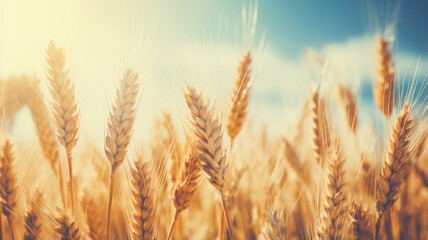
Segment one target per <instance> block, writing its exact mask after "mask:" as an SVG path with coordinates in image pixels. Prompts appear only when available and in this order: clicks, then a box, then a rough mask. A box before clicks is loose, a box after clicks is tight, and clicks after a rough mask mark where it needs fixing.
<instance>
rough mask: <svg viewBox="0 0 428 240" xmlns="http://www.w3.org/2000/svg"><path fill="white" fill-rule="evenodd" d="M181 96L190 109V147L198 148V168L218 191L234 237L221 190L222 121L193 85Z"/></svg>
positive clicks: (223, 172)
mask: <svg viewBox="0 0 428 240" xmlns="http://www.w3.org/2000/svg"><path fill="white" fill-rule="evenodd" d="M184 97H185V99H186V102H187V106H188V107H189V109H190V112H191V115H190V122H191V126H192V133H193V134H192V135H193V141H192V143H194V146H193V148H194V149H195V151H196V152H197V153H196V158H197V159H198V162H199V166H200V168H201V169H202V171H203V172H204V173H205V177H206V178H207V179H208V181H209V182H210V183H211V185H213V186H214V187H215V188H216V189H217V190H218V191H219V193H220V195H221V201H222V207H223V211H224V214H225V215H226V222H227V226H228V229H229V232H230V236H231V238H233V233H232V228H231V225H230V221H229V219H230V218H229V213H228V211H227V207H226V199H225V191H224V189H225V181H226V179H225V178H226V175H227V170H228V162H227V160H226V154H225V150H224V149H223V133H222V126H221V123H220V121H219V119H218V118H217V117H216V115H215V110H214V108H213V107H209V105H208V101H207V100H206V99H205V98H204V97H203V95H202V93H197V92H196V90H195V89H194V88H193V87H191V86H187V91H186V93H185V95H184Z"/></svg>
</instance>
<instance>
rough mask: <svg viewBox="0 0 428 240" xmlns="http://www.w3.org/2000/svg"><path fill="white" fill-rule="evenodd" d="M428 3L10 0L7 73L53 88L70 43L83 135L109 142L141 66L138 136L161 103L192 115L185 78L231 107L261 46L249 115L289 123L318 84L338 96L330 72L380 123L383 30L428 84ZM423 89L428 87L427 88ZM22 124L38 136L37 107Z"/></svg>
mask: <svg viewBox="0 0 428 240" xmlns="http://www.w3.org/2000/svg"><path fill="white" fill-rule="evenodd" d="M427 13H428V2H427V1H424V0H420V1H418V0H414V1H340V0H331V1H291V0H290V1H280V0H259V1H226V0H219V1H208V0H202V1H196V0H183V1H166V0H162V1H149V0H144V1H136V0H135V1H132V0H128V1H112V0H107V1H101V0H93V1H84V0H73V1H57V0H43V1H31V0H0V78H1V79H2V80H3V81H4V80H7V79H8V78H10V77H11V76H13V75H17V76H19V75H21V74H26V75H29V76H34V77H36V78H39V79H40V80H41V81H42V85H43V86H44V87H45V84H44V81H45V79H46V78H45V72H44V69H45V59H44V58H45V54H44V53H45V51H46V48H47V45H48V43H49V40H50V39H51V40H53V41H54V42H55V43H56V44H57V46H60V47H63V48H64V49H65V52H66V58H67V64H68V67H69V68H70V70H71V76H72V79H73V81H75V84H76V88H77V94H78V97H79V103H80V107H81V111H82V114H81V118H82V119H81V131H80V135H81V138H82V139H87V140H89V141H92V142H94V143H99V144H102V143H103V139H104V129H105V126H106V124H105V123H106V119H107V112H108V106H109V103H110V101H111V100H112V97H113V96H114V88H115V86H116V83H117V82H118V80H119V78H120V75H121V72H122V71H123V69H124V68H125V67H132V68H134V69H136V70H137V71H138V72H139V76H140V79H141V82H142V85H143V93H142V96H141V99H140V103H139V110H138V116H137V125H136V129H135V131H136V137H137V138H141V139H146V138H148V137H149V136H150V131H151V129H152V127H153V126H154V121H155V119H156V118H157V117H159V114H160V113H161V112H163V111H164V112H170V113H171V114H172V116H173V118H174V119H175V121H176V122H177V124H181V123H182V122H183V120H184V119H185V118H186V115H185V114H183V113H184V110H185V106H184V99H183V96H182V90H183V88H184V87H185V85H186V83H193V84H195V85H196V86H197V87H198V88H203V89H204V91H205V92H206V93H207V94H209V96H210V97H211V99H212V100H214V99H215V103H216V105H217V107H218V108H219V109H220V110H222V111H227V106H228V101H229V100H230V99H229V95H230V93H231V91H232V87H233V84H234V77H235V75H236V67H237V66H238V62H239V59H240V57H241V55H242V54H243V53H244V52H245V51H246V50H249V49H250V50H251V53H252V56H253V58H254V64H253V72H252V75H253V90H252V95H251V102H250V105H249V107H250V108H249V120H250V122H251V123H250V124H255V125H257V126H262V125H263V124H264V125H266V126H267V128H268V131H269V132H271V133H275V132H277V133H278V132H283V130H284V129H285V128H286V126H287V124H288V123H289V122H292V121H293V120H295V119H297V118H298V115H299V112H300V109H301V108H302V106H303V102H304V99H305V98H307V97H308V95H309V92H310V88H311V86H318V87H320V88H321V90H322V91H321V92H324V93H323V94H325V95H329V91H332V90H333V87H334V85H332V84H331V83H330V82H340V83H342V84H344V85H347V86H349V87H350V88H351V89H353V91H354V93H355V94H356V95H357V97H358V99H359V101H360V103H362V104H361V105H360V108H359V114H360V115H361V116H362V120H361V121H362V122H364V121H366V122H371V121H375V120H373V119H372V118H368V117H367V116H375V118H376V116H377V115H379V113H378V111H377V109H376V108H375V106H374V105H373V99H372V90H371V88H372V84H373V80H372V79H373V78H374V76H375V75H376V72H375V66H376V56H375V55H376V50H375V47H376V38H377V36H379V34H381V35H382V36H384V37H385V38H387V39H388V40H389V41H390V42H391V47H392V50H393V61H394V64H395V69H396V74H397V79H399V80H398V81H401V82H402V83H405V82H406V81H408V80H411V79H413V78H415V79H416V82H418V84H416V86H419V87H420V86H426V76H427V73H428V14H427ZM403 88H405V87H403ZM406 89H408V88H406ZM416 89H417V90H416V91H422V93H421V95H422V99H424V98H426V95H427V90H426V89H425V90H419V89H418V88H416ZM424 103H425V104H426V100H425V102H424ZM379 117H380V115H379ZM18 126H19V127H18ZM12 132H13V134H14V135H15V137H17V138H20V139H21V140H23V141H28V142H31V141H33V140H34V139H35V138H36V135H35V134H32V132H33V133H34V127H33V123H32V120H31V117H30V112H29V111H28V110H27V109H22V110H21V111H20V112H19V113H18V115H17V116H16V118H15V124H14V126H13V127H12Z"/></svg>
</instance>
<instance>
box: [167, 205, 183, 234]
mask: <svg viewBox="0 0 428 240" xmlns="http://www.w3.org/2000/svg"><path fill="white" fill-rule="evenodd" d="M179 214H180V211H178V210H177V209H175V214H174V218H173V219H172V222H171V226H170V227H169V231H168V238H167V239H168V240H170V239H171V237H172V232H173V231H174V226H175V223H176V222H177V220H178V216H179Z"/></svg>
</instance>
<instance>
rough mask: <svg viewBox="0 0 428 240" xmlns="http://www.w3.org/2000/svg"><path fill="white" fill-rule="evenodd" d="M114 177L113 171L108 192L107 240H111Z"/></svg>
mask: <svg viewBox="0 0 428 240" xmlns="http://www.w3.org/2000/svg"><path fill="white" fill-rule="evenodd" d="M113 177H114V172H113V171H112V172H111V174H110V180H109V190H108V209H107V240H109V239H110V221H111V206H112V202H113Z"/></svg>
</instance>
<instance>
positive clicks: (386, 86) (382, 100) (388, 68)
mask: <svg viewBox="0 0 428 240" xmlns="http://www.w3.org/2000/svg"><path fill="white" fill-rule="evenodd" d="M377 54H378V61H379V62H378V80H377V83H376V88H375V90H374V95H375V96H374V99H375V103H376V105H377V106H378V107H379V109H380V110H381V111H382V113H383V114H384V115H385V116H386V117H389V116H390V115H391V113H392V111H393V110H394V101H395V97H394V95H395V92H394V91H395V89H394V85H395V83H394V82H395V80H394V69H393V66H392V62H391V53H390V51H389V49H388V42H387V41H386V40H385V39H383V38H382V37H380V38H379V40H378V50H377Z"/></svg>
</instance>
